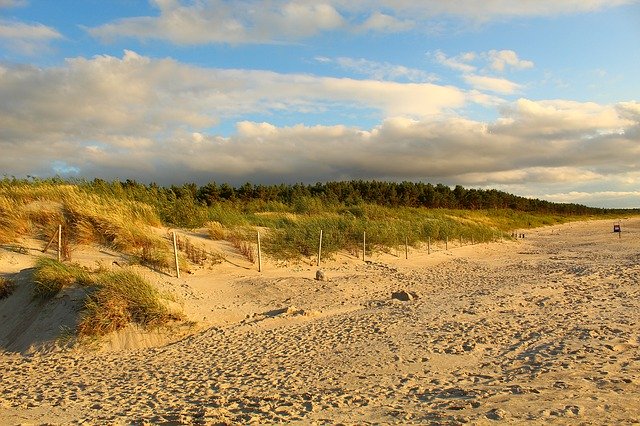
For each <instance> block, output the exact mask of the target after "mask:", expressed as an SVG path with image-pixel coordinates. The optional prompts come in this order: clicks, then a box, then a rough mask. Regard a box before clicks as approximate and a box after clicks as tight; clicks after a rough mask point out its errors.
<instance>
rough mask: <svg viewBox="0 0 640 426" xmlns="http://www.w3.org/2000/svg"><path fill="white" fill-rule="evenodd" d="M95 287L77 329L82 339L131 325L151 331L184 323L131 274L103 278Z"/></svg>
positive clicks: (156, 291)
mask: <svg viewBox="0 0 640 426" xmlns="http://www.w3.org/2000/svg"><path fill="white" fill-rule="evenodd" d="M96 285H97V288H96V290H95V291H94V292H93V293H92V294H90V295H89V296H88V298H87V301H86V303H85V312H84V315H83V317H82V319H81V320H80V323H79V325H78V334H79V335H81V336H89V335H105V334H108V333H110V332H112V331H116V330H120V329H122V328H124V327H125V326H126V325H127V324H129V323H136V324H139V325H141V326H144V327H148V326H157V325H162V324H165V323H167V322H169V321H173V320H181V319H183V316H182V314H179V313H176V312H172V311H171V310H170V309H169V308H168V307H167V306H166V304H164V303H162V301H161V299H162V298H161V295H160V293H159V292H158V290H156V289H155V288H154V287H153V286H152V285H151V284H149V283H148V282H147V281H145V280H144V279H143V278H142V277H140V276H139V275H137V274H136V273H134V272H132V271H118V272H110V273H106V274H103V275H101V276H100V277H99V278H98V280H97V282H96Z"/></svg>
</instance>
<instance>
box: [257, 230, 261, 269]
mask: <svg viewBox="0 0 640 426" xmlns="http://www.w3.org/2000/svg"><path fill="white" fill-rule="evenodd" d="M258 272H262V250H261V249H260V232H259V231H258Z"/></svg>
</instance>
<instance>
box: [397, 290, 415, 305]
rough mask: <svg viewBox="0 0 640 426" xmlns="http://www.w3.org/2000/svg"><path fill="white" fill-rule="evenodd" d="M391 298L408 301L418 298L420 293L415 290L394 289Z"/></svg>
mask: <svg viewBox="0 0 640 426" xmlns="http://www.w3.org/2000/svg"><path fill="white" fill-rule="evenodd" d="M391 298H392V299H397V300H400V301H402V302H408V301H410V300H413V299H417V298H418V294H417V293H415V292H413V291H405V290H401V291H394V292H393V293H391Z"/></svg>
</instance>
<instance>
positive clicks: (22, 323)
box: [0, 218, 640, 425]
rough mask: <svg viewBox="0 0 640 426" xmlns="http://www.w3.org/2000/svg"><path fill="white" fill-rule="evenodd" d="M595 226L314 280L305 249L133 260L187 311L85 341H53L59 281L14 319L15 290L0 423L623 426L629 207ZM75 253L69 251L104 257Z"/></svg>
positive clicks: (4, 350)
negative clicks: (280, 256)
mask: <svg viewBox="0 0 640 426" xmlns="http://www.w3.org/2000/svg"><path fill="white" fill-rule="evenodd" d="M612 225H613V222H612V221H591V222H581V223H572V224H567V225H562V226H554V227H548V228H542V229H539V230H534V231H527V232H526V234H525V238H524V239H518V240H517V241H509V242H507V241H505V242H498V243H491V244H476V245H467V246H464V247H457V246H454V245H453V244H452V245H451V246H450V249H449V250H448V251H445V250H443V248H442V247H440V248H439V250H440V251H437V252H435V253H431V254H427V253H426V252H425V251H420V250H416V249H411V250H410V253H409V259H408V260H407V259H405V258H404V252H403V250H401V251H400V253H399V256H397V257H396V256H394V255H392V254H386V255H377V256H375V257H374V258H372V259H371V260H370V261H369V262H366V263H365V262H362V260H361V259H360V260H358V259H355V258H354V257H353V256H348V255H346V254H345V255H340V256H336V258H335V259H333V260H332V261H327V262H325V263H324V264H323V265H322V269H323V270H324V271H325V273H326V276H327V277H328V278H329V281H317V280H315V279H313V278H314V277H315V273H316V270H317V268H316V266H315V265H312V264H313V259H310V260H309V262H307V263H298V264H293V263H291V264H288V265H282V264H280V265H279V266H277V265H275V264H273V263H269V262H267V263H266V264H265V271H264V272H263V273H258V272H257V271H256V270H255V269H256V268H255V267H254V266H253V265H251V264H249V263H248V262H246V261H244V260H242V259H241V258H240V257H239V256H238V258H237V259H235V260H234V259H232V260H233V262H234V263H235V265H234V264H231V263H224V264H221V265H216V266H211V267H204V268H201V269H194V270H193V271H192V273H190V274H187V273H185V274H183V276H182V277H181V278H180V279H177V278H172V277H169V276H168V275H162V274H159V273H151V272H148V273H147V275H148V277H149V278H150V279H152V280H153V281H154V282H155V283H156V284H157V285H158V287H159V288H161V289H163V290H171V291H173V292H174V293H175V294H176V295H178V296H180V297H181V300H182V302H183V304H184V309H185V312H186V313H187V314H188V316H189V317H190V318H191V319H192V320H193V321H194V324H191V325H190V326H189V327H187V326H183V327H181V328H178V329H173V330H171V331H170V333H169V335H167V333H163V331H162V330H160V331H156V332H155V334H154V333H145V332H144V331H140V330H128V331H127V332H126V333H121V334H120V335H119V336H117V337H113V338H112V339H111V340H109V342H108V343H103V345H102V348H101V349H95V347H94V346H86V345H84V346H77V345H76V346H72V347H68V345H66V344H65V339H63V338H61V337H60V336H59V334H58V336H57V337H55V327H53V326H52V325H51V324H58V325H59V323H60V322H62V323H65V321H66V323H68V324H66V323H65V324H66V325H67V326H69V327H72V326H73V315H71V313H73V312H74V309H76V308H74V306H75V305H74V303H76V301H75V299H74V297H73V295H72V294H71V295H68V294H67V295H63V296H62V297H63V298H65V297H66V298H67V299H65V300H64V301H63V302H64V306H66V308H64V307H58V308H56V309H57V311H56V309H53V310H52V309H50V311H48V313H45V314H46V315H45V314H43V313H42V310H43V307H40V308H41V309H40V311H37V310H36V309H35V308H34V307H33V306H31V305H30V307H29V309H30V311H29V312H27V315H22V318H16V317H15V315H17V313H19V312H23V313H24V309H25V304H27V303H28V294H27V293H24V292H25V291H26V290H19V291H18V293H16V294H15V295H14V296H12V298H10V299H6V300H4V301H0V320H1V321H2V326H0V375H1V382H0V424H2V425H5V424H43V423H46V424H75V423H88V424H144V423H149V424H254V423H255V424H273V423H293V424H337V423H342V424H389V423H391V424H425V423H426V424H429V423H435V424H462V423H469V424H494V423H496V424H497V423H511V424H522V423H525V422H526V423H530V424H550V423H551V424H637V423H639V422H640V403H639V401H640V326H639V325H640V324H639V322H640V218H629V219H625V220H623V221H622V230H623V233H622V235H621V238H618V234H614V233H613V232H612V229H613V226H612ZM192 237H193V238H198V236H197V234H192ZM91 250H92V249H90V248H87V249H86V250H81V251H80V252H79V253H77V255H78V256H77V257H79V258H81V257H82V256H81V254H82V253H85V254H84V255H85V256H86V258H85V259H84V261H86V262H91V261H94V262H95V260H96V258H100V256H103V257H102V258H100V259H106V260H109V256H111V257H117V254H114V253H108V252H106V251H104V250H103V251H97V250H96V249H93V250H94V252H93V253H91ZM394 253H395V252H394ZM34 254H35V253H33V254H32V253H29V254H26V255H24V254H19V253H14V252H10V251H6V250H5V251H2V253H0V273H1V274H2V275H3V276H8V275H10V274H17V275H11V276H14V277H17V280H18V281H19V284H20V287H24V288H25V289H26V288H27V287H28V285H29V282H28V277H29V275H28V270H25V269H26V268H28V266H29V262H32V258H33V255H34ZM105 256H106V257H105ZM29 259H31V260H29ZM20 271H22V272H20ZM400 290H405V291H408V292H414V293H415V294H417V296H418V298H414V299H413V300H409V301H400V300H396V299H392V298H391V294H392V292H395V291H400ZM21 304H22V305H21ZM44 308H47V307H44ZM19 309H22V311H20V310H19ZM65 309H66V310H65ZM54 311H55V312H54ZM47 318H48V319H49V320H48V321H47ZM52 318H54V319H55V321H54V320H52ZM56 321H58V322H57V323H56ZM47 330H48V331H47ZM154 336H155V337H154ZM63 337H64V336H63ZM168 341H171V342H170V343H168V344H164V343H166V342H168Z"/></svg>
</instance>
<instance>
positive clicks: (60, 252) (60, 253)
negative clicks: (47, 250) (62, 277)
mask: <svg viewBox="0 0 640 426" xmlns="http://www.w3.org/2000/svg"><path fill="white" fill-rule="evenodd" d="M61 260H62V225H58V262H60V261H61Z"/></svg>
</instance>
